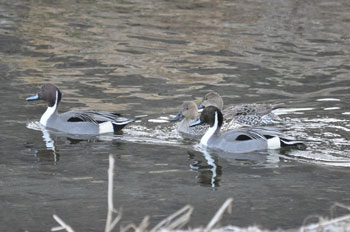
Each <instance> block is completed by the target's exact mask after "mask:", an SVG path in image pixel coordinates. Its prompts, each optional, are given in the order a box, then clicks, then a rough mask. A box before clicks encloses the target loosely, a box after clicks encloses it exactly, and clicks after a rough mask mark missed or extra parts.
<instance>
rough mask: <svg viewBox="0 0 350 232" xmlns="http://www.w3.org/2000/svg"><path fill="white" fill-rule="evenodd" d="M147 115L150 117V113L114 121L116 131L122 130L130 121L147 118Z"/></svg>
mask: <svg viewBox="0 0 350 232" xmlns="http://www.w3.org/2000/svg"><path fill="white" fill-rule="evenodd" d="M145 117H148V115H138V116H135V118H132V119H126V120H123V121H114V122H112V124H113V129H114V133H116V132H119V131H121V130H122V129H123V128H124V127H125V126H126V125H128V124H129V123H132V122H135V121H137V120H140V119H142V118H145Z"/></svg>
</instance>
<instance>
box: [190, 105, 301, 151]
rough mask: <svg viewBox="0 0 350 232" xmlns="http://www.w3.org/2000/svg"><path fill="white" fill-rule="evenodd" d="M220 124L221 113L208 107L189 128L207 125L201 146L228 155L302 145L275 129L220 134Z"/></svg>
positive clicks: (243, 129)
mask: <svg viewBox="0 0 350 232" xmlns="http://www.w3.org/2000/svg"><path fill="white" fill-rule="evenodd" d="M222 122H223V115H222V113H221V111H220V110H219V109H218V108H216V107H214V106H208V107H205V109H204V110H203V112H202V114H201V116H200V119H199V120H197V121H196V122H193V123H191V125H190V126H191V127H193V126H197V125H201V124H209V126H210V127H209V129H208V130H207V132H206V133H205V134H204V136H203V137H202V138H201V141H200V144H201V146H204V147H207V148H211V149H215V150H220V151H223V152H228V153H246V152H252V151H258V150H266V149H279V148H281V147H283V146H289V145H297V144H303V142H302V141H298V140H291V139H287V138H285V137H284V136H283V134H282V133H281V132H280V131H279V130H278V129H276V128H266V129H264V128H241V129H236V130H232V131H228V132H225V133H222V134H221V133H220V128H221V125H222Z"/></svg>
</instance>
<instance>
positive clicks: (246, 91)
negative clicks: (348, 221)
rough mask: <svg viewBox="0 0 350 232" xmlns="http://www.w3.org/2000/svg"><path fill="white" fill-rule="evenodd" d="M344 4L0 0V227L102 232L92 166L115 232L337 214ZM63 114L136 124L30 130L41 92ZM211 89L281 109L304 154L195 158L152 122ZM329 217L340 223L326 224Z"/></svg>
mask: <svg viewBox="0 0 350 232" xmlns="http://www.w3.org/2000/svg"><path fill="white" fill-rule="evenodd" d="M349 10H350V4H349V3H348V2H347V1H337V2H333V1H329V0H322V1H307V2H303V1H295V0H288V1H283V2H276V1H265V0H264V1H260V0H252V1H235V2H232V1H137V0H135V1H107V0H106V1H69V2H68V1H60V2H52V1H29V2H23V1H16V0H15V1H2V2H1V3H0V58H1V59H0V75H1V80H2V83H1V85H0V97H1V101H0V106H1V107H0V108H1V114H0V119H1V121H2V123H1V125H0V131H1V135H0V146H1V151H0V167H1V168H0V176H1V178H0V186H1V188H0V207H1V209H2V210H1V211H0V219H1V223H0V230H1V231H9V230H11V231H24V230H28V231H47V230H49V229H50V228H51V227H52V226H55V225H56V224H55V222H54V220H53V219H52V214H58V215H59V216H60V217H61V218H62V219H64V220H65V221H66V222H67V223H68V224H70V225H71V226H72V227H73V228H74V229H75V230H76V231H97V230H102V228H103V227H104V224H105V218H106V212H107V197H106V196H107V167H108V156H109V155H110V154H112V155H113V156H114V157H116V177H115V196H114V199H115V202H116V205H117V206H122V207H123V208H124V216H123V219H122V225H126V224H127V223H130V222H134V223H136V224H138V223H140V222H141V220H142V218H143V217H144V216H145V215H151V216H152V217H151V221H152V225H153V224H155V223H157V222H158V221H160V220H162V219H164V218H165V217H166V216H168V215H170V214H171V213H172V212H174V211H176V210H178V209H180V208H181V207H182V206H184V205H186V204H191V205H193V206H194V207H195V211H194V214H193V217H192V220H191V223H190V226H191V227H196V226H200V225H206V223H207V222H208V220H209V219H210V218H211V217H212V216H213V215H214V212H215V211H216V209H218V208H219V207H220V205H221V204H222V203H223V202H224V201H225V199H226V198H229V197H233V198H234V205H233V213H232V215H226V216H225V217H224V219H223V223H222V224H223V225H227V224H233V225H237V226H249V225H253V224H256V225H259V226H261V227H263V228H267V229H277V228H284V229H289V228H295V227H297V226H299V225H301V224H302V223H303V220H304V219H305V218H306V217H307V216H309V215H313V214H317V215H321V216H324V217H327V216H330V215H331V213H330V207H331V206H332V205H333V204H334V203H335V202H340V203H343V204H347V205H349V204H350V196H349V194H348V193H349V191H350V184H349V181H348V176H349V172H350V171H349V169H348V166H349V162H350V155H349V154H350V153H349V151H350V145H349V130H350V118H349V117H350V116H349V115H350V107H349V104H348V102H349V100H350V97H349V86H350V79H349V69H350V66H349V63H350V62H349V61H350V60H349V53H350V51H349V47H350V46H349V45H350V34H349V33H350V28H349V27H350V26H349V25H350V24H349V22H350V17H349V14H348V12H349ZM48 82H50V83H53V84H56V85H57V86H59V88H60V89H61V91H62V92H63V101H62V104H61V105H60V111H61V112H63V111H65V110H68V109H71V108H79V109H88V108H92V109H96V110H105V111H113V112H120V113H123V114H125V115H129V116H132V115H139V114H148V115H150V117H149V118H148V119H147V120H143V121H142V122H137V123H135V124H133V125H131V126H129V127H127V128H125V130H124V134H123V135H103V136H99V137H94V138H77V137H74V136H67V135H64V134H61V133H53V132H50V131H45V130H43V131H42V130H40V128H39V127H38V125H37V121H39V119H40V116H41V114H42V113H43V112H44V110H45V105H44V103H39V102H35V103H33V102H30V103H28V102H25V100H24V99H25V98H26V97H28V96H31V95H32V94H34V93H35V92H36V91H37V90H38V88H39V87H40V85H42V84H43V83H48ZM211 90H214V91H217V92H219V93H220V94H221V95H222V96H223V98H224V102H225V103H226V105H229V104H239V103H253V102H255V103H266V102H268V103H284V104H285V108H283V109H279V110H277V111H276V112H275V113H276V114H279V115H280V117H281V118H283V119H284V120H285V124H286V125H287V127H288V128H289V129H290V130H289V131H288V134H290V135H294V136H296V137H298V138H300V139H308V140H314V141H315V142H313V143H310V144H308V146H307V147H306V148H305V149H291V150H281V151H265V152H256V153H251V154H239V155H228V154H218V153H209V152H204V151H201V150H200V149H199V148H198V146H197V144H196V142H193V141H186V140H183V139H181V137H179V136H178V135H177V134H176V133H175V130H174V128H175V125H174V124H171V123H164V122H163V123H160V122H159V119H162V117H165V118H169V117H170V116H171V115H174V114H176V113H177V111H178V108H179V106H180V104H181V103H182V102H183V101H184V100H194V101H196V102H197V103H199V101H200V100H201V98H202V97H203V95H204V94H205V93H207V92H208V91H211ZM340 213H341V212H340Z"/></svg>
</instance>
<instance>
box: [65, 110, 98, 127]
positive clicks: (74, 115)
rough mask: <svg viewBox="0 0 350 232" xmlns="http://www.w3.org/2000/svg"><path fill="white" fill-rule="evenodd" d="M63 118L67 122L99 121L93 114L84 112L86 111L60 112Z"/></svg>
mask: <svg viewBox="0 0 350 232" xmlns="http://www.w3.org/2000/svg"><path fill="white" fill-rule="evenodd" d="M60 117H61V119H62V120H64V121H67V122H91V123H94V124H98V121H97V120H96V119H95V118H94V117H93V115H91V114H89V113H87V112H84V111H78V110H73V111H68V112H65V113H62V114H60Z"/></svg>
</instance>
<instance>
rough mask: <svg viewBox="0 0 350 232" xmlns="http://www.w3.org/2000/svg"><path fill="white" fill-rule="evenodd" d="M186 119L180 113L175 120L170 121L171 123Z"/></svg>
mask: <svg viewBox="0 0 350 232" xmlns="http://www.w3.org/2000/svg"><path fill="white" fill-rule="evenodd" d="M183 118H184V115H183V114H182V111H180V112H179V113H178V114H177V115H176V116H175V117H174V118H172V119H170V121H171V122H176V121H179V120H181V119H183Z"/></svg>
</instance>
